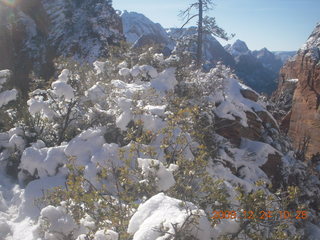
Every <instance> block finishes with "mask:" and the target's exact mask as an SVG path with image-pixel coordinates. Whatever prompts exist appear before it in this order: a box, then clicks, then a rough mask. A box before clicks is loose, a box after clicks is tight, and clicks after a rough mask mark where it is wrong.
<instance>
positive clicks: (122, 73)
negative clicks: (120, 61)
mask: <svg viewBox="0 0 320 240" xmlns="http://www.w3.org/2000/svg"><path fill="white" fill-rule="evenodd" d="M129 74H130V69H129V68H121V69H120V70H119V75H120V76H124V77H125V76H128V75H129Z"/></svg>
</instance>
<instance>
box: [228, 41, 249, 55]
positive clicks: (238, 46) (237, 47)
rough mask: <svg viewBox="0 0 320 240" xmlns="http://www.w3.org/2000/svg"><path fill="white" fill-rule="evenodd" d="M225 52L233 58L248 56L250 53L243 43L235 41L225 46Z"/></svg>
mask: <svg viewBox="0 0 320 240" xmlns="http://www.w3.org/2000/svg"><path fill="white" fill-rule="evenodd" d="M226 50H227V51H228V52H229V53H230V54H231V55H232V56H234V57H237V56H241V55H248V54H250V53H251V51H250V50H249V48H248V46H247V44H246V43H245V42H244V41H241V40H239V39H238V40H236V41H235V42H234V43H233V44H232V45H227V46H226Z"/></svg>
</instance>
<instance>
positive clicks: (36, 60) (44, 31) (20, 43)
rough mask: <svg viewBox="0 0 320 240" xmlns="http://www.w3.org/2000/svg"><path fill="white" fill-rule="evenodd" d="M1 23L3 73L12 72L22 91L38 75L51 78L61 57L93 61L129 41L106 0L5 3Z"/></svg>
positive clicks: (0, 9)
mask: <svg viewBox="0 0 320 240" xmlns="http://www.w3.org/2000/svg"><path fill="white" fill-rule="evenodd" d="M0 20H1V21H0V53H1V54H0V69H3V68H8V69H10V70H12V71H13V73H14V76H13V79H15V80H16V85H17V86H18V87H20V88H21V89H24V88H25V87H27V84H26V79H27V78H28V75H29V74H30V73H31V72H32V71H33V72H35V73H36V74H37V75H40V76H41V77H43V78H45V79H48V78H49V77H51V76H52V74H53V70H54V69H53V59H54V58H56V57H60V56H64V57H71V58H73V59H75V60H77V61H79V62H83V61H86V62H93V61H95V60H96V59H98V58H101V57H107V55H108V49H109V46H110V45H113V44H116V43H118V42H119V41H120V40H123V36H122V24H121V19H120V17H119V16H118V15H117V14H116V12H115V10H114V9H113V8H112V6H111V1H105V0H88V1H76V0H71V1H64V0H56V1H51V0H30V1H23V0H19V1H15V2H14V3H12V4H4V2H0Z"/></svg>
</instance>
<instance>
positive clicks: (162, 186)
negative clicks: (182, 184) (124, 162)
mask: <svg viewBox="0 0 320 240" xmlns="http://www.w3.org/2000/svg"><path fill="white" fill-rule="evenodd" d="M138 164H139V167H140V168H141V169H142V174H143V175H144V177H146V178H147V177H149V176H150V175H151V176H155V177H156V184H157V188H158V190H159V191H166V190H168V189H169V188H171V187H172V186H173V185H174V184H175V182H176V181H175V180H174V178H173V174H172V172H171V171H169V170H168V169H166V168H165V166H163V164H162V163H161V162H160V161H158V160H155V159H143V158H138Z"/></svg>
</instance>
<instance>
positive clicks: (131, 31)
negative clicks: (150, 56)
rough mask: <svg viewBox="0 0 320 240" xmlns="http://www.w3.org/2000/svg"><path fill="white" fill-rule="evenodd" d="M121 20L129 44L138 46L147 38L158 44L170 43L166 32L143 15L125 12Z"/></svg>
mask: <svg viewBox="0 0 320 240" xmlns="http://www.w3.org/2000/svg"><path fill="white" fill-rule="evenodd" d="M121 19H122V26H123V33H124V35H125V37H126V39H127V41H128V42H129V43H132V44H136V43H137V41H139V40H140V41H146V39H147V38H148V39H149V40H151V39H153V40H155V41H156V42H157V43H164V44H169V43H170V39H169V37H168V35H167V33H166V30H165V29H164V28H163V27H162V26H161V25H160V24H159V23H154V22H152V21H151V20H150V19H149V18H147V17H146V16H144V15H143V14H141V13H136V12H128V11H124V12H123V13H122V14H121Z"/></svg>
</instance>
